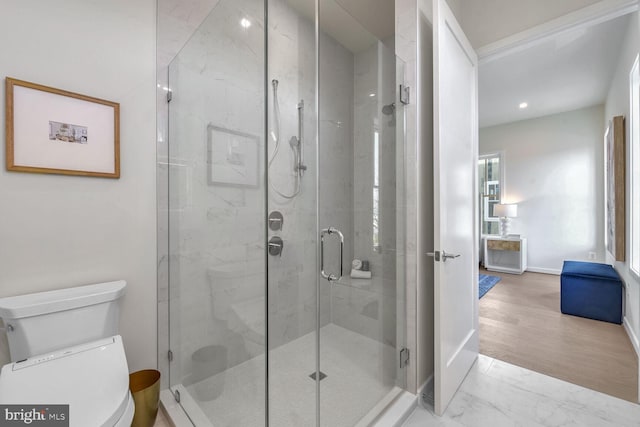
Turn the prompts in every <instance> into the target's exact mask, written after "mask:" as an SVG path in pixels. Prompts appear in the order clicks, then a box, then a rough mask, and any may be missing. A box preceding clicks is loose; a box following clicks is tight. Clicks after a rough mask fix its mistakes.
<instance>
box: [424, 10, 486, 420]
mask: <svg viewBox="0 0 640 427" xmlns="http://www.w3.org/2000/svg"><path fill="white" fill-rule="evenodd" d="M433 6H434V19H433V22H434V61H433V63H434V186H435V188H434V197H435V200H434V222H435V230H434V246H435V248H434V249H435V251H436V253H435V269H434V271H435V273H434V275H435V277H434V282H435V289H434V298H435V300H434V305H435V309H434V315H435V319H434V320H435V402H434V403H435V411H436V413H437V414H438V415H442V414H443V413H444V411H445V410H446V409H447V406H448V405H449V402H450V401H451V399H452V398H453V396H454V394H455V392H456V390H457V389H458V387H459V386H460V384H461V383H462V381H463V380H464V378H465V376H466V374H467V372H468V371H469V369H470V368H471V365H473V363H474V361H475V360H476V358H477V356H478V255H477V250H476V241H477V233H478V230H477V221H476V218H477V213H476V212H477V202H476V197H475V194H476V181H477V178H476V175H477V174H476V170H477V158H478V120H477V116H478V109H477V105H478V97H477V81H478V79H477V75H478V70H477V57H476V54H475V52H474V50H473V48H472V47H471V45H470V43H469V41H468V40H467V38H466V37H465V35H464V33H463V32H462V29H461V28H460V26H459V25H458V23H457V22H456V20H455V18H454V16H453V13H452V12H451V10H450V9H449V7H448V6H447V4H446V2H445V0H434V2H433Z"/></svg>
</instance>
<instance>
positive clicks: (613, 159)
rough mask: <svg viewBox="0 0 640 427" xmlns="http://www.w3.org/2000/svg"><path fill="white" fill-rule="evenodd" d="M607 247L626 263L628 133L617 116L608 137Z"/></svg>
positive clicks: (607, 132) (606, 164)
mask: <svg viewBox="0 0 640 427" xmlns="http://www.w3.org/2000/svg"><path fill="white" fill-rule="evenodd" d="M604 147H605V153H604V160H605V173H604V179H605V247H606V250H607V252H609V253H610V254H611V256H613V257H614V259H615V260H616V261H624V260H625V167H626V166H625V130H624V117H623V116H616V117H614V118H613V119H612V120H611V121H609V124H608V126H607V129H606V131H605V134H604Z"/></svg>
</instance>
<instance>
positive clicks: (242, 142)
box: [207, 123, 260, 188]
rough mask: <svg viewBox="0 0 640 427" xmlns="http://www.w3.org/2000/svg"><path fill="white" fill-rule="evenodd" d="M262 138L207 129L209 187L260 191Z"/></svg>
mask: <svg viewBox="0 0 640 427" xmlns="http://www.w3.org/2000/svg"><path fill="white" fill-rule="evenodd" d="M259 142H260V138H258V137H257V136H255V135H251V134H248V133H244V132H240V131H236V130H232V129H227V128H223V127H220V126H215V125H213V124H211V123H210V124H209V125H207V170H208V177H207V181H208V183H209V185H230V186H240V187H253V188H256V187H258V172H259V170H260V167H259V163H258V162H259V157H260V156H259V152H258V150H259Z"/></svg>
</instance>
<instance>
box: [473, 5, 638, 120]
mask: <svg viewBox="0 0 640 427" xmlns="http://www.w3.org/2000/svg"><path fill="white" fill-rule="evenodd" d="M628 24H629V16H628V15H627V16H622V17H619V18H616V19H613V20H610V21H607V22H604V23H601V24H598V25H593V26H590V27H587V28H580V29H574V30H571V31H568V32H564V33H561V34H559V35H556V36H553V37H550V38H548V39H544V40H541V41H539V42H537V43H535V44H534V45H532V46H529V47H527V48H526V49H514V51H513V52H512V53H509V54H507V55H504V56H503V55H500V56H496V57H495V58H491V57H487V58H483V59H481V61H480V66H479V72H478V85H479V87H478V91H479V121H480V127H487V126H494V125H498V124H503V123H509V122H514V121H518V120H525V119H532V118H535V117H542V116H546V115H550V114H556V113H560V112H564V111H571V110H577V109H580V108H584V107H588V106H593V105H598V104H603V103H604V102H605V100H606V96H607V92H608V90H609V85H610V83H611V80H612V78H613V74H614V72H615V67H616V65H617V62H618V61H617V60H618V56H619V54H620V51H621V44H622V43H623V40H624V35H625V32H626V28H627V25H628ZM521 102H526V103H528V107H527V108H525V109H520V108H519V104H520V103H521Z"/></svg>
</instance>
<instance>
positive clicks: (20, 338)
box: [0, 280, 127, 362]
mask: <svg viewBox="0 0 640 427" xmlns="http://www.w3.org/2000/svg"><path fill="white" fill-rule="evenodd" d="M126 285H127V282H125V281H124V280H118V281H115V282H106V283H98V284H95V285H86V286H78V287H74V288H67V289H59V290H55V291H49V292H38V293H35V294H27V295H19V296H14V297H7V298H0V318H2V321H3V322H4V326H5V328H6V330H7V339H8V341H9V352H10V353H11V361H12V362H17V361H19V360H23V359H26V358H28V357H31V356H34V355H38V354H43V353H47V352H51V351H55V350H61V349H63V348H66V347H71V346H74V345H78V344H82V343H86V342H89V341H95V340H98V339H101V338H107V337H110V336H113V335H117V334H118V319H119V304H118V299H119V298H120V297H121V296H122V295H124V290H125V287H126Z"/></svg>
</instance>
